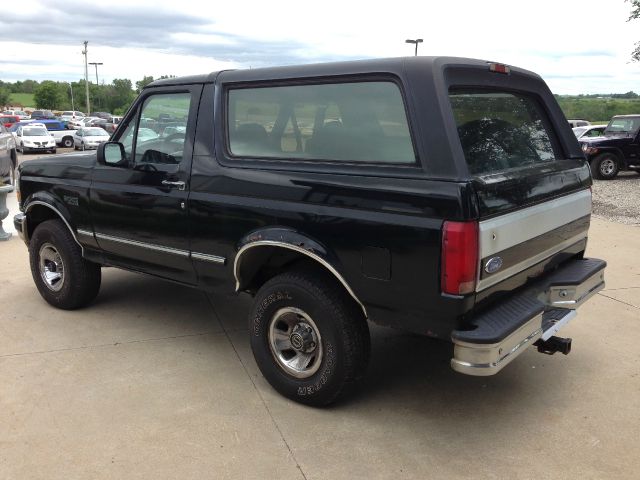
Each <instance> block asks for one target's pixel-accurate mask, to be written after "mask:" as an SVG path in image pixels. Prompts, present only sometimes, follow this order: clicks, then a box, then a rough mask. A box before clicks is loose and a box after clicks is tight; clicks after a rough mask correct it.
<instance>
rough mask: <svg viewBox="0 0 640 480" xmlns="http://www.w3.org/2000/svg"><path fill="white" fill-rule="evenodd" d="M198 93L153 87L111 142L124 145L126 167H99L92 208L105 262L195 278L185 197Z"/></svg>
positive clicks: (192, 89)
mask: <svg viewBox="0 0 640 480" xmlns="http://www.w3.org/2000/svg"><path fill="white" fill-rule="evenodd" d="M201 91H202V87H201V86H200V85H195V86H183V87H173V88H169V87H167V88H162V89H161V88H154V89H149V90H148V91H147V94H146V96H145V97H144V98H141V99H140V101H138V107H137V108H136V110H135V111H133V112H130V115H129V116H128V117H127V119H126V120H125V124H124V125H123V127H125V128H123V129H120V130H119V131H118V135H117V137H116V138H114V139H113V140H114V141H117V142H120V143H122V144H123V146H124V149H125V156H126V158H127V165H98V164H96V166H95V170H94V176H93V182H92V186H91V193H90V202H91V211H92V217H93V220H94V232H95V237H96V241H97V242H98V244H99V245H100V247H101V248H102V249H103V251H104V253H105V259H106V260H107V262H108V263H111V264H113V265H118V266H122V267H125V268H129V269H133V270H138V271H142V272H145V273H150V274H153V275H157V276H160V277H164V278H168V279H171V280H176V281H179V282H182V283H190V284H195V283H196V275H195V272H194V269H193V266H192V263H191V259H190V242H189V232H188V225H187V199H188V192H189V172H190V169H191V156H192V151H193V139H194V134H195V123H196V115H197V108H198V103H199V98H200V93H201Z"/></svg>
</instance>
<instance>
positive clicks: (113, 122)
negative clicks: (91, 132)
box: [102, 115, 122, 133]
mask: <svg viewBox="0 0 640 480" xmlns="http://www.w3.org/2000/svg"><path fill="white" fill-rule="evenodd" d="M121 120H122V117H118V116H115V115H114V116H113V117H111V118H110V119H109V120H108V121H107V123H106V124H105V125H104V127H102V128H104V129H105V130H106V131H107V132H108V133H113V132H115V131H116V128H118V124H119V123H120V121H121Z"/></svg>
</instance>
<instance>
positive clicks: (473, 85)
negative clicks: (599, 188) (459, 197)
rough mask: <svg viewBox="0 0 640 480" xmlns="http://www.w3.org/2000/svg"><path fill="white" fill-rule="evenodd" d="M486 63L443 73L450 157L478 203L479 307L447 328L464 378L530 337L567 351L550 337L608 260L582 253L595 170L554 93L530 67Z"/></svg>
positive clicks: (548, 348)
mask: <svg viewBox="0 0 640 480" xmlns="http://www.w3.org/2000/svg"><path fill="white" fill-rule="evenodd" d="M482 69H483V68H482V67H481V66H480V65H477V64H476V65H475V66H474V67H473V68H471V67H469V68H466V69H465V67H463V68H461V69H459V71H457V73H456V72H454V73H452V74H450V75H449V76H448V80H449V82H451V83H450V84H449V91H448V94H449V100H450V104H451V109H452V113H453V115H452V116H453V119H454V123H455V127H456V131H457V134H458V140H459V144H458V147H459V150H458V152H459V155H458V158H456V160H457V162H458V165H460V164H462V168H466V171H467V174H468V175H469V178H470V181H471V183H472V184H473V186H474V191H475V195H476V200H477V218H478V242H477V243H478V245H477V252H478V260H477V270H476V271H477V277H476V284H475V292H474V295H475V306H474V308H473V311H472V312H469V314H467V315H466V316H465V317H464V319H463V321H462V323H461V326H460V328H459V329H457V330H454V331H453V332H452V340H453V342H454V344H455V348H454V358H453V359H452V366H453V368H454V369H455V370H457V371H459V372H462V373H466V374H470V375H492V374H494V373H496V372H497V371H499V370H500V369H501V368H503V367H504V366H505V365H506V364H508V363H509V362H510V361H511V360H513V358H515V357H516V356H517V355H518V354H519V353H521V352H522V351H523V350H524V349H525V348H526V347H528V346H529V345H530V344H532V343H533V342H537V343H536V344H537V345H539V348H540V349H542V351H545V352H546V353H554V352H555V351H563V353H568V352H569V351H570V343H571V341H570V339H566V340H562V339H556V340H555V343H554V340H552V339H553V338H555V337H553V335H554V334H555V332H557V331H558V329H559V328H560V327H561V326H563V325H564V324H566V323H567V322H568V321H570V320H571V319H572V318H574V317H575V315H576V314H575V309H576V308H578V307H579V306H580V305H582V304H583V303H584V302H585V301H587V300H588V299H589V298H590V297H591V296H593V295H594V294H595V293H597V291H599V290H600V289H602V288H603V287H604V268H605V267H606V263H605V262H603V261H602V260H597V259H584V251H585V248H586V244H587V233H588V229H589V222H590V215H591V190H590V186H591V175H590V172H589V168H588V165H587V164H586V162H585V160H584V158H583V157H582V155H581V152H580V150H579V147H578V144H577V141H576V139H575V137H574V136H573V135H572V134H571V135H570V134H569V133H570V129H569V127H568V124H567V122H566V120H565V118H564V116H563V115H562V113H561V111H560V109H559V107H558V105H557V102H556V101H555V99H554V98H553V96H552V95H551V92H550V91H549V90H548V88H547V87H546V85H545V84H544V82H543V81H542V80H541V79H540V78H539V77H537V76H536V75H534V74H531V73H528V72H525V71H519V70H518V71H516V73H515V75H514V77H513V78H510V75H511V70H510V69H509V68H508V67H504V66H501V67H500V68H497V69H494V68H492V64H489V65H487V66H486V67H485V71H484V72H482ZM496 72H498V73H499V74H501V75H500V76H501V77H502V78H498V77H496V75H497V73H496ZM545 342H551V343H545ZM559 345H560V346H559Z"/></svg>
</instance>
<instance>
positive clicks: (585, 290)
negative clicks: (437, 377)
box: [451, 258, 607, 376]
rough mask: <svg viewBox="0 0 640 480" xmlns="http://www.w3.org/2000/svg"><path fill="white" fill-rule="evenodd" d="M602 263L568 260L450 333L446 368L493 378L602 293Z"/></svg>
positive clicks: (603, 268) (587, 260)
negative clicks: (537, 341) (449, 354)
mask: <svg viewBox="0 0 640 480" xmlns="http://www.w3.org/2000/svg"><path fill="white" fill-rule="evenodd" d="M606 265H607V264H606V262H604V261H603V260H598V259H593V258H585V259H581V260H573V261H571V262H569V263H568V264H566V265H563V266H562V267H560V268H559V269H558V270H556V271H555V272H553V273H551V274H549V275H547V276H545V277H544V278H542V279H541V280H539V281H537V282H536V283H535V284H534V285H532V286H531V287H528V288H526V289H525V290H524V291H522V292H519V293H518V294H517V295H515V296H513V297H511V298H509V299H508V300H506V301H503V302H501V303H500V304H499V305H497V306H496V307H493V308H491V309H490V310H488V311H486V312H484V313H482V314H480V315H478V316H477V317H476V318H474V319H473V320H471V322H470V323H469V329H465V330H454V331H453V332H452V334H451V338H452V341H453V343H454V353H453V358H452V359H451V367H452V368H453V369H454V370H456V371H457V372H460V373H464V374H467V375H475V376H487V375H494V374H496V373H498V372H499V371H500V370H502V369H503V368H504V367H505V366H506V365H508V364H509V363H510V362H512V361H513V360H514V359H515V358H516V357H517V356H518V355H520V354H521V353H522V352H524V351H525V350H526V349H527V347H529V346H530V345H531V344H533V343H534V342H535V341H536V340H538V339H542V340H547V339H549V338H550V337H551V336H553V335H554V334H555V333H556V332H557V331H558V330H559V329H560V328H561V327H563V326H564V325H566V324H567V323H568V322H569V321H571V320H573V318H575V317H576V311H575V310H576V309H577V308H578V307H580V306H581V305H582V304H583V303H585V302H586V301H587V300H588V299H589V298H591V297H592V296H593V295H595V294H596V293H597V292H598V291H600V290H602V289H603V288H604V270H605V267H606Z"/></svg>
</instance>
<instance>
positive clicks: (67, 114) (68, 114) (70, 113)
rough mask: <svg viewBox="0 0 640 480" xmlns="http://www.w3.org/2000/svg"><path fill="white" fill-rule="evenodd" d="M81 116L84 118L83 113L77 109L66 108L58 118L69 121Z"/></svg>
mask: <svg viewBox="0 0 640 480" xmlns="http://www.w3.org/2000/svg"><path fill="white" fill-rule="evenodd" d="M81 118H84V113H82V112H78V111H77V110H67V111H64V112H62V114H61V115H60V120H62V121H63V122H70V121H71V120H76V119H78V120H79V119H81Z"/></svg>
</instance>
